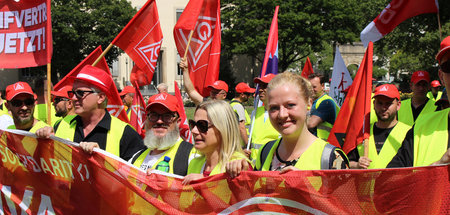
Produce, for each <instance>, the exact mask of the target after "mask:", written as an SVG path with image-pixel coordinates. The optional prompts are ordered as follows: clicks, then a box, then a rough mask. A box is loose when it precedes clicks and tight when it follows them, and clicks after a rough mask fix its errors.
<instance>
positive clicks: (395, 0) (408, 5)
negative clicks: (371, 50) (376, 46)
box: [361, 0, 439, 47]
mask: <svg viewBox="0 0 450 215" xmlns="http://www.w3.org/2000/svg"><path fill="white" fill-rule="evenodd" d="M438 11H439V5H438V1H437V0H409V1H405V0H392V1H391V3H389V4H388V6H387V7H386V8H384V10H383V11H381V13H380V14H379V15H378V16H377V17H376V18H375V19H374V20H373V21H372V22H371V23H370V24H369V25H367V26H366V28H364V30H363V31H362V32H361V41H362V42H363V44H364V46H365V47H366V46H367V44H368V43H369V41H372V42H375V41H378V40H379V39H381V38H382V37H383V36H385V35H386V34H389V33H390V32H391V31H392V30H394V28H395V27H397V25H399V24H400V23H402V22H403V21H405V20H407V19H409V18H411V17H414V16H418V15H420V14H423V13H438Z"/></svg>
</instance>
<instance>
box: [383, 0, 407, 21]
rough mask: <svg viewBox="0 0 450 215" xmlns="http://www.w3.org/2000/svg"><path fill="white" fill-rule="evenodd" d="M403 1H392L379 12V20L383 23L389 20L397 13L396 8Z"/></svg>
mask: <svg viewBox="0 0 450 215" xmlns="http://www.w3.org/2000/svg"><path fill="white" fill-rule="evenodd" d="M403 3H404V0H398V1H392V2H391V3H389V5H388V6H387V7H386V8H385V9H384V10H383V11H382V12H381V14H380V18H379V20H380V21H381V23H383V24H387V23H389V22H391V20H392V18H394V16H395V15H396V14H397V12H396V9H399V8H400V7H401V6H402V5H403Z"/></svg>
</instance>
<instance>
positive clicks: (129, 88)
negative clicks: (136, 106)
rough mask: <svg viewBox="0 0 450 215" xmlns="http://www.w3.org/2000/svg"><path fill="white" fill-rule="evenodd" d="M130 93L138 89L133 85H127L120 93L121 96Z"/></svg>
mask: <svg viewBox="0 0 450 215" xmlns="http://www.w3.org/2000/svg"><path fill="white" fill-rule="evenodd" d="M128 93H136V90H135V89H134V87H133V86H126V87H124V88H123V90H122V92H120V93H119V96H124V95H126V94H128Z"/></svg>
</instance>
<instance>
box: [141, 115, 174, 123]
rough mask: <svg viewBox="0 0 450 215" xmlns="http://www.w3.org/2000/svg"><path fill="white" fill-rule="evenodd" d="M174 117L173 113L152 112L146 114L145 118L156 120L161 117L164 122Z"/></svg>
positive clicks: (170, 120)
mask: <svg viewBox="0 0 450 215" xmlns="http://www.w3.org/2000/svg"><path fill="white" fill-rule="evenodd" d="M174 117H175V115H174V114H173V113H163V114H157V113H154V112H152V113H149V114H148V115H147V119H148V120H149V121H150V122H157V121H158V120H159V119H160V118H161V119H162V121H163V122H164V123H170V122H172V120H173V118H174Z"/></svg>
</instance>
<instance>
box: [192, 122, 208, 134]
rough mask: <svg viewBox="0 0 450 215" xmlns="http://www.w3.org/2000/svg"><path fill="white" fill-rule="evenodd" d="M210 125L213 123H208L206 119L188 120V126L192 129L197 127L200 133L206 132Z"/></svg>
mask: <svg viewBox="0 0 450 215" xmlns="http://www.w3.org/2000/svg"><path fill="white" fill-rule="evenodd" d="M212 126H213V124H210V123H209V122H208V121H206V120H198V121H197V122H196V121H194V120H192V119H190V120H189V128H190V129H191V130H192V129H194V128H195V127H197V129H198V131H200V132H201V133H206V132H207V131H208V129H209V128H211V127H212Z"/></svg>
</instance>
